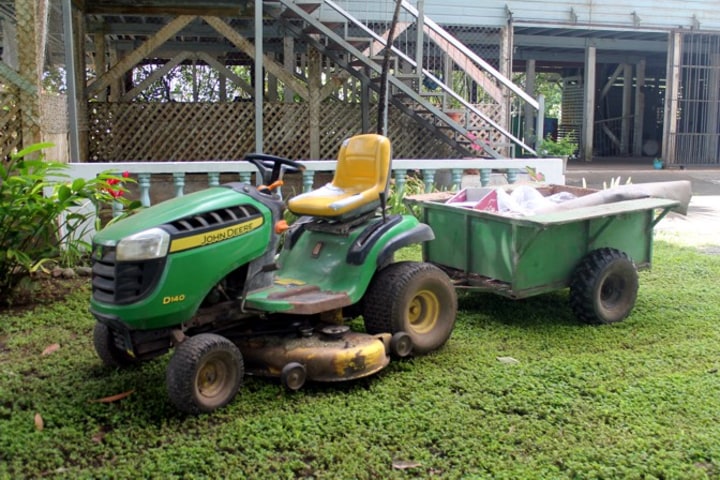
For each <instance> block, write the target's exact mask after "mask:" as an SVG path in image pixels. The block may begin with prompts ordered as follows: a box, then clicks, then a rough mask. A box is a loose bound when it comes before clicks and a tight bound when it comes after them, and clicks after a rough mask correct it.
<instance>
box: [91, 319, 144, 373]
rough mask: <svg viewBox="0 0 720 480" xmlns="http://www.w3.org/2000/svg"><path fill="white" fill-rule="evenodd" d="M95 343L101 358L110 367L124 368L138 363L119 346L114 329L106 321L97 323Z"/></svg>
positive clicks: (94, 334) (94, 335) (94, 331)
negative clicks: (116, 342) (114, 335)
mask: <svg viewBox="0 0 720 480" xmlns="http://www.w3.org/2000/svg"><path fill="white" fill-rule="evenodd" d="M93 345H94V346H95V352H96V353H97V355H98V357H100V360H102V362H103V364H105V365H106V366H108V367H115V368H124V367H129V366H132V365H135V364H137V363H138V360H137V359H136V358H133V357H131V356H130V355H129V354H128V353H127V352H125V351H123V350H121V349H119V348H118V346H117V345H116V344H115V338H114V337H113V332H112V330H110V328H109V327H108V326H107V325H105V324H104V323H100V322H96V323H95V329H94V330H93Z"/></svg>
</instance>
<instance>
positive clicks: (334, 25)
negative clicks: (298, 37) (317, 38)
mask: <svg viewBox="0 0 720 480" xmlns="http://www.w3.org/2000/svg"><path fill="white" fill-rule="evenodd" d="M320 23H322V24H323V25H325V26H326V27H327V28H329V29H330V30H333V31H337V30H338V29H339V28H341V27H342V26H344V25H345V24H344V23H342V22H320ZM303 33H306V34H315V33H323V32H322V31H321V30H320V29H319V28H318V27H316V26H315V25H308V26H307V27H305V28H304V29H303Z"/></svg>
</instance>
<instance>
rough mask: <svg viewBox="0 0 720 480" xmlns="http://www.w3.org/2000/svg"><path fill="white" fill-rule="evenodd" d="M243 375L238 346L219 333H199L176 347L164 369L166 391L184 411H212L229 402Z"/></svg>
mask: <svg viewBox="0 0 720 480" xmlns="http://www.w3.org/2000/svg"><path fill="white" fill-rule="evenodd" d="M243 375H244V366H243V359H242V354H241V353H240V350H239V349H238V347H237V346H235V344H234V343H232V342H231V341H230V340H228V339H227V338H225V337H222V336H220V335H216V334H213V333H202V334H199V335H195V336H193V337H189V338H188V339H187V340H185V341H184V342H183V343H181V344H180V345H178V346H177V348H176V349H175V353H174V354H173V356H172V358H171V359H170V362H169V363H168V367H167V372H166V380H167V387H168V395H169V397H170V401H171V402H172V403H173V404H174V405H175V406H176V407H177V408H178V410H181V411H183V412H186V413H192V414H197V413H206V412H212V411H213V410H216V409H218V408H220V407H223V406H225V405H227V404H228V403H230V401H231V400H232V399H233V398H234V397H235V395H236V394H237V391H238V389H239V388H240V385H242V380H243Z"/></svg>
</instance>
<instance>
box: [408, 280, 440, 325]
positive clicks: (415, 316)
mask: <svg viewBox="0 0 720 480" xmlns="http://www.w3.org/2000/svg"><path fill="white" fill-rule="evenodd" d="M439 316H440V301H439V300H438V298H437V295H435V294H434V293H433V292H431V291H430V290H422V291H420V292H418V293H417V295H415V297H414V298H413V299H412V301H411V302H410V305H408V311H407V318H408V323H409V325H410V328H411V329H412V330H413V331H414V332H415V333H418V334H423V333H428V332H430V331H432V329H433V328H435V325H436V324H437V322H438V317H439Z"/></svg>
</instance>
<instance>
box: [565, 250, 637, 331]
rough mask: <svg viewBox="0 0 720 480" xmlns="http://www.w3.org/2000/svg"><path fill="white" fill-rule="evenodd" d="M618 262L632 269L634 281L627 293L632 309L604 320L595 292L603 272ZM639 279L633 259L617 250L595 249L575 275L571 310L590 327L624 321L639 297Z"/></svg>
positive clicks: (571, 289) (571, 294)
mask: <svg viewBox="0 0 720 480" xmlns="http://www.w3.org/2000/svg"><path fill="white" fill-rule="evenodd" d="M617 262H621V263H626V264H627V265H629V266H630V267H632V271H633V272H634V278H633V279H631V280H632V284H631V285H630V288H631V289H632V290H631V291H630V292H628V295H630V297H629V304H630V305H629V308H627V310H626V311H625V312H624V313H623V314H622V315H621V316H620V317H619V318H614V319H607V318H603V317H602V316H601V315H600V314H599V313H598V312H597V311H596V309H595V306H594V295H595V293H594V291H595V288H596V286H597V285H596V282H597V281H598V279H599V278H600V276H601V275H602V274H603V272H604V271H605V270H606V269H607V268H608V267H610V266H611V265H613V264H616V263H617ZM637 291H638V278H637V270H636V268H635V265H634V264H633V262H632V260H631V259H630V257H629V256H628V255H627V254H626V253H625V252H622V251H620V250H617V249H615V248H609V247H603V248H599V249H597V250H593V251H592V252H590V253H589V254H587V255H586V256H585V257H584V258H583V259H582V261H581V262H580V264H579V265H578V267H577V268H576V269H575V271H574V272H573V276H572V279H571V281H570V308H571V309H572V311H573V313H574V314H575V316H576V317H577V318H578V319H580V320H581V321H583V322H585V323H589V324H595V325H598V324H605V323H615V322H619V321H622V320H624V319H625V318H626V317H627V316H628V315H629V314H630V312H631V311H632V309H633V306H634V304H635V299H636V298H637Z"/></svg>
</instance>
